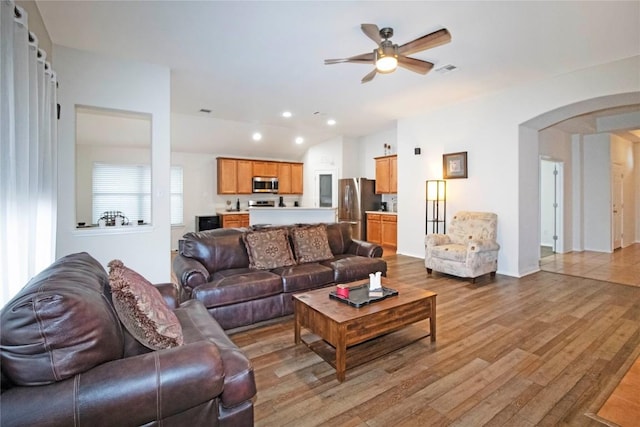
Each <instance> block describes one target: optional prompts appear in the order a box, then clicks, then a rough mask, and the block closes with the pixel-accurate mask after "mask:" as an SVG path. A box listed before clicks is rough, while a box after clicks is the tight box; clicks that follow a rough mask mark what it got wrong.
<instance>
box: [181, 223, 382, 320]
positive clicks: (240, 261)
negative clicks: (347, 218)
mask: <svg viewBox="0 0 640 427" xmlns="http://www.w3.org/2000/svg"><path fill="white" fill-rule="evenodd" d="M272 230H273V233H276V232H277V231H278V230H280V231H282V232H283V234H282V235H284V236H286V239H285V238H284V237H282V235H279V236H275V237H276V238H277V237H280V238H282V239H285V241H286V242H287V243H286V244H284V246H285V247H284V252H286V251H287V247H286V246H287V245H289V247H288V249H289V250H290V251H291V253H292V254H293V258H292V259H291V258H289V257H288V256H287V255H286V254H284V256H283V257H282V258H279V260H280V261H281V262H280V264H282V265H279V266H276V267H273V268H269V266H268V265H267V266H265V264H263V265H262V266H259V267H255V266H254V265H252V263H254V262H255V259H252V258H256V257H259V256H260V255H262V254H264V253H266V252H269V251H271V250H274V246H276V245H266V244H263V245H262V246H260V247H258V249H257V250H256V251H255V252H253V256H252V249H251V247H250V244H251V242H252V241H253V240H252V239H253V238H258V236H259V234H260V233H262V232H265V233H271V232H272ZM327 243H328V246H327ZM323 245H324V247H325V248H326V250H325V251H324V252H322V251H321V250H320V254H321V255H320V256H314V255H315V254H314V251H316V250H319V248H320V247H322V246H323ZM278 249H279V250H282V249H283V248H282V246H280V247H279V248H277V247H276V250H278ZM305 250H306V251H305ZM309 252H311V254H312V256H311V257H307V256H305V254H308V253H309ZM381 256H382V247H380V246H379V245H376V244H373V243H369V242H365V241H361V240H355V239H352V238H351V228H350V226H349V224H347V223H331V224H296V225H291V226H278V227H266V228H256V227H254V228H235V229H217V230H208V231H202V232H194V233H187V234H185V235H184V236H183V240H182V241H181V242H180V252H179V254H178V255H177V256H176V257H175V258H174V261H173V271H174V273H175V275H176V277H177V278H178V281H179V282H180V284H181V285H182V286H183V288H184V290H185V292H186V293H187V295H188V296H189V297H191V298H193V299H196V300H199V301H202V302H203V303H204V305H205V307H207V310H208V311H209V313H210V314H211V315H212V316H213V317H214V318H215V319H216V320H217V321H218V322H219V323H220V325H221V326H222V327H223V328H224V329H231V328H236V327H240V326H245V325H250V324H253V323H256V322H260V321H263V320H268V319H273V318H276V317H280V316H285V315H288V314H291V313H293V300H292V294H293V293H295V292H301V291H307V290H311V289H315V288H320V287H325V286H329V285H333V284H337V283H347V282H352V281H355V280H361V279H366V278H368V277H369V273H375V272H377V271H380V272H381V273H382V274H383V275H386V273H387V263H386V262H385V261H384V260H383V259H382V258H381ZM283 260H284V261H283ZM310 260H311V261H310Z"/></svg>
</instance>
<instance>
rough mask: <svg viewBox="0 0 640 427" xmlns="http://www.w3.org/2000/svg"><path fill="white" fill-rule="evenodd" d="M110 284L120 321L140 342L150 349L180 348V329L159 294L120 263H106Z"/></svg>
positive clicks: (117, 261)
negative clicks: (107, 264)
mask: <svg viewBox="0 0 640 427" xmlns="http://www.w3.org/2000/svg"><path fill="white" fill-rule="evenodd" d="M109 285H110V286H111V293H112V295H113V305H114V306H115V308H116V312H117V313H118V317H120V321H121V322H122V323H123V324H124V326H125V327H126V328H127V330H128V331H129V332H130V333H131V335H133V336H134V337H135V338H136V339H137V340H138V341H140V343H142V344H143V345H145V346H146V347H149V348H151V349H153V350H161V349H164V348H171V347H177V346H180V345H182V343H183V336H182V326H181V325H180V322H179V321H178V318H177V317H176V315H175V314H174V313H173V312H172V311H171V309H169V307H168V306H167V304H166V303H165V302H164V299H163V298H162V295H161V294H160V291H158V289H156V288H155V287H154V286H153V285H152V284H151V283H149V281H147V279H145V278H144V277H142V276H141V275H140V274H138V273H136V272H135V271H133V270H131V269H130V268H127V267H125V266H124V264H123V263H122V261H120V260H113V261H111V262H110V263H109Z"/></svg>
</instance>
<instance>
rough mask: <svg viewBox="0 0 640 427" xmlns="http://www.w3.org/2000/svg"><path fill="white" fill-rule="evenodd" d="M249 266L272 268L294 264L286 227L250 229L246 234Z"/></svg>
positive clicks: (260, 268)
mask: <svg viewBox="0 0 640 427" xmlns="http://www.w3.org/2000/svg"><path fill="white" fill-rule="evenodd" d="M244 242H245V245H246V247H247V254H248V255H249V267H250V268H255V269H259V270H270V269H272V268H277V267H286V266H288V265H294V264H295V263H296V262H295V260H294V259H293V254H292V253H291V245H290V244H289V235H288V233H287V230H284V229H273V230H270V229H266V230H259V231H249V232H247V233H245V234H244Z"/></svg>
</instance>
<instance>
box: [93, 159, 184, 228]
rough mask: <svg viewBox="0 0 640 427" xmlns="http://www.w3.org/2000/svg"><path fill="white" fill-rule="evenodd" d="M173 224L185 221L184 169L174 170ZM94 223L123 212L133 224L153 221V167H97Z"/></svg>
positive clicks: (174, 168) (172, 190)
mask: <svg viewBox="0 0 640 427" xmlns="http://www.w3.org/2000/svg"><path fill="white" fill-rule="evenodd" d="M170 197H171V225H174V224H182V222H183V195H182V167H179V166H174V167H172V168H171V196H170ZM92 198H93V200H92V221H93V223H94V224H96V223H97V222H98V220H99V219H100V218H101V217H102V216H103V215H104V213H105V212H109V211H120V212H122V214H123V215H124V216H125V217H127V219H128V220H129V222H134V221H138V220H143V221H144V222H145V223H150V222H151V168H150V167H149V165H117V164H108V163H98V162H96V163H94V164H93V190H92Z"/></svg>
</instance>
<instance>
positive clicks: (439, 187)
mask: <svg viewBox="0 0 640 427" xmlns="http://www.w3.org/2000/svg"><path fill="white" fill-rule="evenodd" d="M426 185H427V222H426V232H427V234H429V225H431V233H440V225H442V233H443V234H444V233H446V232H447V182H446V181H445V180H443V179H435V180H427V184H426Z"/></svg>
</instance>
